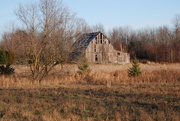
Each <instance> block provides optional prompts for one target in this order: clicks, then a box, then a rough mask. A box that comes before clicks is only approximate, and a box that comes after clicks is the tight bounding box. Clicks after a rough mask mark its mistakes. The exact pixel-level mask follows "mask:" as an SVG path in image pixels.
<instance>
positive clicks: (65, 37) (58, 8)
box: [15, 0, 76, 82]
mask: <svg viewBox="0 0 180 121" xmlns="http://www.w3.org/2000/svg"><path fill="white" fill-rule="evenodd" d="M15 14H16V16H17V17H18V18H19V20H20V21H21V23H22V26H23V29H24V31H26V34H27V40H25V41H28V45H27V46H28V48H29V49H27V52H26V53H27V55H28V56H27V57H28V60H29V65H30V69H31V72H32V75H33V80H38V81H39V82H41V81H42V79H43V77H44V76H46V75H47V74H48V73H49V72H50V71H51V69H52V68H53V67H54V66H55V65H56V64H58V63H64V62H66V61H67V58H68V54H67V53H68V52H69V50H70V47H69V44H71V43H72V40H73V37H74V36H75V30H76V26H75V15H74V14H71V13H70V12H69V10H68V9H67V7H65V6H64V5H63V3H62V0H40V2H39V4H28V5H20V6H19V8H18V9H17V10H16V11H15Z"/></svg>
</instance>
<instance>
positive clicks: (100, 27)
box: [91, 23, 105, 33]
mask: <svg viewBox="0 0 180 121" xmlns="http://www.w3.org/2000/svg"><path fill="white" fill-rule="evenodd" d="M91 31H93V32H99V31H100V32H102V33H105V29H104V25H103V24H101V23H99V24H96V25H93V26H92V27H91Z"/></svg>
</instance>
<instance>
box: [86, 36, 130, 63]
mask: <svg viewBox="0 0 180 121" xmlns="http://www.w3.org/2000/svg"><path fill="white" fill-rule="evenodd" d="M85 53H86V58H87V59H88V61H89V62H90V63H129V60H130V56H129V54H128V53H124V52H121V51H117V50H115V49H114V48H113V46H112V44H111V43H110V41H109V40H108V39H107V38H106V37H105V36H104V35H103V34H101V33H99V34H98V35H97V37H96V38H94V39H93V40H92V41H91V42H90V44H89V46H88V48H87V49H86V52H85Z"/></svg>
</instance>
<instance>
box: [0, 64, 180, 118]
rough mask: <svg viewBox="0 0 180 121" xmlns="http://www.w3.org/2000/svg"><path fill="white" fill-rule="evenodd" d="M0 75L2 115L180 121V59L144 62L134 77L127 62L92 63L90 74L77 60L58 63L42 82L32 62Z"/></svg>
mask: <svg viewBox="0 0 180 121" xmlns="http://www.w3.org/2000/svg"><path fill="white" fill-rule="evenodd" d="M13 67H14V68H15V69H16V70H15V72H16V73H15V74H14V75H12V76H1V77H0V121H11V120H13V121H60V120H67V121H69V120H73V121H77V120H89V121H93V120H96V121H99V120H100V121H101V120H117V121H129V120H133V121H136V120H138V121H144V120H146V121H154V120H156V121H164V120H167V121H179V119H180V64H155V63H149V64H141V69H142V75H141V76H139V77H137V78H130V77H128V74H127V69H128V68H129V67H131V64H126V65H99V64H97V65H90V67H91V70H92V71H91V73H90V74H89V75H88V76H84V75H78V74H77V73H76V71H77V70H78V69H77V66H76V65H65V66H64V67H63V68H61V66H57V67H55V69H54V70H53V71H52V73H51V74H50V75H49V76H47V77H46V78H44V80H43V82H42V83H41V84H38V83H32V82H31V78H30V71H29V68H28V67H26V66H21V65H14V66H13Z"/></svg>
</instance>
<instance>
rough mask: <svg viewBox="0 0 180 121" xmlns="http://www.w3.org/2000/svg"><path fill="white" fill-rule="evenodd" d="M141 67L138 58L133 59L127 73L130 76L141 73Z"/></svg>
mask: <svg viewBox="0 0 180 121" xmlns="http://www.w3.org/2000/svg"><path fill="white" fill-rule="evenodd" d="M141 73H142V72H141V68H140V65H139V61H138V59H136V58H135V59H134V61H133V64H132V67H131V68H129V69H128V75H129V76H130V77H135V76H139V75H140V74H141Z"/></svg>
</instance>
